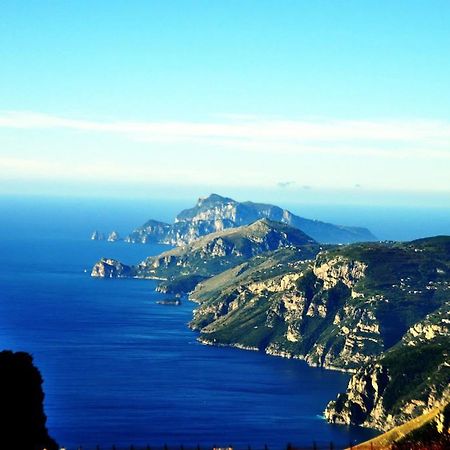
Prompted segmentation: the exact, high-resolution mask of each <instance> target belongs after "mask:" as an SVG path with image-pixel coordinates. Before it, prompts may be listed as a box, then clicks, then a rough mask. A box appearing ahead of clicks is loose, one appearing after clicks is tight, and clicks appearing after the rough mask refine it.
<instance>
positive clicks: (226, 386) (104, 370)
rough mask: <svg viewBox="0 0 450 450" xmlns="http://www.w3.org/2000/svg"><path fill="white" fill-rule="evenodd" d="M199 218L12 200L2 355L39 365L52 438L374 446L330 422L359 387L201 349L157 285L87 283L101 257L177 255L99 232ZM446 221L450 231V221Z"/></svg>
mask: <svg viewBox="0 0 450 450" xmlns="http://www.w3.org/2000/svg"><path fill="white" fill-rule="evenodd" d="M191 203H192V202H191ZM187 206H189V204H184V203H183V202H165V203H163V202H155V201H153V202H150V201H148V202H145V201H131V200H130V201H124V200H121V201H117V200H92V199H91V200H87V199H70V200H69V199H60V198H59V199H58V198H53V199H51V198H40V197H35V198H19V197H4V198H0V217H1V221H0V267H1V270H0V342H1V344H0V347H1V348H3V349H12V350H15V351H18V350H22V351H28V352H30V353H32V354H33V356H34V360H35V363H36V365H37V366H38V367H39V369H40V370H41V372H42V375H43V378H44V386H43V387H44V390H45V394H46V396H45V410H46V414H47V416H48V428H49V431H50V433H51V435H52V436H53V437H54V438H55V439H56V440H57V441H58V442H59V443H60V444H61V445H64V446H65V447H66V448H67V449H69V450H71V449H75V448H78V446H81V445H82V446H83V449H85V450H88V449H89V448H95V445H97V444H98V445H100V446H101V447H102V448H107V447H108V446H109V448H110V447H111V446H112V445H113V444H115V445H116V446H118V447H119V446H123V447H125V446H128V447H129V446H130V444H133V445H135V446H143V445H147V444H148V445H151V446H163V445H164V444H165V443H167V444H168V445H172V446H173V445H177V446H179V445H181V444H183V445H184V446H185V447H189V446H196V445H197V444H199V445H201V446H211V445H217V446H226V445H230V444H232V445H233V446H234V447H235V448H247V446H248V445H251V446H252V448H254V449H255V448H263V447H264V445H265V444H267V445H268V447H269V448H274V449H281V448H285V445H286V444H287V443H288V442H290V443H293V444H295V445H309V446H311V445H312V442H313V441H315V442H316V443H317V444H318V445H324V446H325V445H328V444H329V442H330V441H333V442H334V444H335V446H336V447H337V448H339V447H342V446H344V445H348V443H349V442H356V441H362V440H364V439H367V438H369V437H371V436H373V435H374V432H373V431H371V430H366V429H361V428H357V427H346V426H339V425H330V424H328V423H327V422H325V421H324V420H323V418H322V417H321V414H322V412H323V409H324V407H325V405H326V404H327V402H328V401H329V400H331V399H333V398H335V396H336V394H337V393H338V392H341V391H343V390H345V387H346V384H347V382H348V379H349V376H348V375H347V374H343V373H339V372H333V371H326V370H323V369H318V368H311V367H308V366H307V365H306V364H305V363H303V362H301V361H292V360H286V359H282V358H277V357H270V356H267V355H264V354H262V353H257V352H249V351H243V350H237V349H232V348H218V347H210V346H203V345H201V344H199V343H198V342H197V341H196V337H197V336H196V333H194V332H193V331H191V330H189V329H188V327H187V323H188V322H189V320H190V318H191V316H192V309H193V305H192V304H191V303H190V302H188V301H184V302H183V304H182V306H180V307H174V306H163V305H159V304H157V303H156V301H157V300H158V299H161V298H164V295H163V294H158V293H156V292H155V291H154V288H155V282H153V281H144V280H101V279H93V278H91V277H90V276H89V272H90V269H91V267H92V265H93V264H94V263H95V261H97V260H98V259H99V258H100V257H102V256H109V257H114V258H119V259H120V260H122V261H124V262H126V263H136V262H138V261H140V260H142V259H143V258H145V257H146V256H149V255H152V254H157V253H158V252H160V251H162V250H164V249H166V248H167V247H165V246H162V245H131V244H125V243H121V242H117V243H114V244H111V243H107V242H98V241H91V240H89V236H90V234H91V232H92V231H93V230H94V229H100V230H103V231H111V230H112V229H116V230H117V231H119V233H121V234H124V233H126V232H128V231H130V230H131V229H132V228H134V227H135V226H136V225H139V224H141V223H143V222H144V221H145V220H147V219H149V218H156V219H160V220H167V221H172V220H173V217H174V216H175V214H176V212H177V211H178V210H179V209H180V208H181V207H187ZM322 214H323V211H322ZM334 214H336V212H334ZM438 214H441V215H443V217H444V221H443V222H442V221H441V224H442V223H444V226H445V223H448V224H450V220H449V217H450V215H446V214H447V213H446V212H442V211H440V212H439V213H438ZM410 215H411V212H410ZM375 216H376V213H373V215H372V217H375ZM336 217H337V216H336ZM358 217H359V221H360V222H361V217H360V216H358ZM368 217H370V214H369V216H368ZM319 218H325V219H326V217H319ZM337 218H340V219H342V220H339V222H341V223H348V224H351V223H352V220H351V219H352V217H351V216H349V217H347V216H345V214H344V215H343V216H341V217H337ZM428 218H430V215H429V214H428ZM347 219H348V220H347ZM445 220H447V222H445ZM386 221H387V222H386ZM353 223H354V222H353ZM378 223H385V224H386V223H388V225H387V226H386V228H385V230H386V234H387V235H389V233H390V236H391V237H392V236H393V235H396V233H398V230H399V229H400V227H399V228H396V226H397V225H398V224H397V225H396V224H391V225H390V226H389V220H388V217H387V216H385V217H383V218H381V219H380V221H379V222H378ZM413 223H414V222H413ZM361 224H362V223H358V225H361ZM381 228H382V227H381V226H380V229H381ZM413 229H414V227H413ZM389 230H390V231H389ZM396 230H397V231H396ZM374 231H375V230H374ZM379 231H380V230H378V233H379ZM428 231H433V230H428ZM449 232H450V230H449ZM407 233H409V234H411V228H410V229H409V230H408V231H407ZM424 234H427V233H426V232H425V233H424ZM408 237H409V236H408ZM414 237H419V236H414Z"/></svg>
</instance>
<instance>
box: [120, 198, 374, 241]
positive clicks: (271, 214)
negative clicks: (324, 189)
mask: <svg viewBox="0 0 450 450" xmlns="http://www.w3.org/2000/svg"><path fill="white" fill-rule="evenodd" d="M262 218H267V219H269V220H272V221H276V222H282V223H285V224H287V225H290V226H292V227H294V228H298V229H299V230H301V231H303V232H304V233H306V234H307V235H308V236H311V237H312V238H313V239H315V240H316V241H318V242H321V243H335V244H338V243H350V242H364V241H375V240H376V237H375V236H374V235H373V234H372V233H371V232H370V231H369V230H367V229H366V228H359V227H346V226H339V225H333V224H330V223H326V222H320V221H318V220H310V219H305V218H303V217H299V216H296V215H295V214H292V213H291V212H289V211H288V210H286V209H281V208H279V207H278V206H274V205H266V204H263V203H253V202H237V201H236V200H233V199H231V198H227V197H222V196H220V195H217V194H211V195H210V196H209V197H206V198H200V199H199V200H198V202H197V204H196V205H195V206H194V207H193V208H190V209H186V210H184V211H181V212H180V213H179V214H178V216H177V217H176V219H175V223H174V224H168V223H164V222H159V221H155V220H149V221H148V222H146V223H145V224H144V225H142V226H141V227H139V228H136V229H135V230H134V231H133V232H132V233H131V234H129V235H128V236H127V237H126V238H125V241H126V242H131V243H148V242H158V243H165V244H171V245H177V246H182V245H185V244H188V243H191V242H193V241H194V240H195V239H198V238H199V237H201V236H205V235H207V234H209V233H214V232H217V231H222V230H225V229H227V228H234V227H239V226H242V225H249V224H250V223H253V222H255V221H257V220H259V219H262Z"/></svg>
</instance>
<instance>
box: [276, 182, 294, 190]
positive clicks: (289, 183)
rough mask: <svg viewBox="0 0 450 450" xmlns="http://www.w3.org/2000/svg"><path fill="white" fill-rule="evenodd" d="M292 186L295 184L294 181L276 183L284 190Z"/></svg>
mask: <svg viewBox="0 0 450 450" xmlns="http://www.w3.org/2000/svg"><path fill="white" fill-rule="evenodd" d="M294 184H295V181H279V182H278V183H277V186H278V187H280V188H283V189H284V188H288V187H290V186H293V185H294Z"/></svg>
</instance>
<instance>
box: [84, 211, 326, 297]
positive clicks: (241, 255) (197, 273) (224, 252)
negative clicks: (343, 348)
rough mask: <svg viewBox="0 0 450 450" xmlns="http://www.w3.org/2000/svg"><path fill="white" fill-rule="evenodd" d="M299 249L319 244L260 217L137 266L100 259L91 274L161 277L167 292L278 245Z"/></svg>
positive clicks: (305, 253) (313, 250)
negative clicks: (248, 223)
mask: <svg viewBox="0 0 450 450" xmlns="http://www.w3.org/2000/svg"><path fill="white" fill-rule="evenodd" d="M286 247H293V248H296V249H297V252H298V254H299V255H300V256H299V258H302V259H308V258H312V257H314V256H315V255H316V254H317V252H318V251H319V245H318V244H317V243H316V242H315V241H314V240H313V239H311V238H310V237H309V236H307V235H306V234H305V233H303V232H302V231H300V230H298V229H296V228H292V227H290V226H288V225H286V224H282V223H277V222H272V221H270V220H268V219H260V220H258V221H256V222H254V223H252V224H250V225H247V226H241V227H237V228H230V229H226V230H223V231H218V232H215V233H211V234H208V235H207V236H204V237H202V238H200V239H197V240H195V241H193V242H191V243H189V244H187V245H184V246H182V247H176V248H174V249H172V250H169V251H167V252H164V253H161V254H160V255H158V256H154V257H149V258H147V259H146V260H144V261H142V262H141V263H140V264H138V265H136V266H127V265H124V264H122V263H120V262H119V261H116V260H112V259H106V258H103V259H101V260H100V261H99V262H98V263H97V264H95V266H94V268H93V269H92V273H91V275H92V276H93V277H103V278H124V277H134V278H152V279H159V280H162V283H161V285H160V288H159V289H160V290H163V291H164V292H174V293H175V292H188V291H190V290H191V289H193V288H194V286H195V285H196V284H197V283H198V282H199V281H201V280H203V279H205V278H208V277H211V276H212V275H215V274H217V273H219V272H222V271H224V270H226V269H228V268H230V267H233V266H236V265H238V264H240V263H242V262H244V261H246V260H248V259H249V258H252V257H254V256H256V255H260V254H262V253H265V252H271V251H274V250H277V249H279V248H286Z"/></svg>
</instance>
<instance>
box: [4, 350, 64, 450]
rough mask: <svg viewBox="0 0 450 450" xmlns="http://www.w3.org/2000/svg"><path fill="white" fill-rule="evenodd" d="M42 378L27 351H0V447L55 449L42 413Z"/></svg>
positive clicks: (10, 448)
mask: <svg viewBox="0 0 450 450" xmlns="http://www.w3.org/2000/svg"><path fill="white" fill-rule="evenodd" d="M42 381H43V380H42V377H41V374H40V372H39V370H38V369H37V368H36V367H35V366H34V365H33V360H32V357H31V356H30V355H29V354H28V353H24V352H17V353H13V352H11V351H2V352H0V399H1V400H0V401H1V411H2V412H1V415H0V447H1V448H2V449H5V450H6V449H7V450H42V449H44V448H45V449H47V450H57V449H58V448H59V446H58V445H57V443H56V442H55V441H54V440H53V439H52V438H51V437H50V436H49V434H48V431H47V428H46V420H47V418H46V416H45V413H44V407H43V402H44V393H43V391H42Z"/></svg>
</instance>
